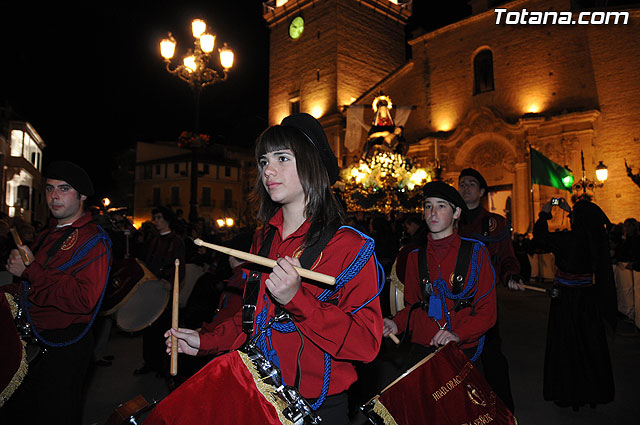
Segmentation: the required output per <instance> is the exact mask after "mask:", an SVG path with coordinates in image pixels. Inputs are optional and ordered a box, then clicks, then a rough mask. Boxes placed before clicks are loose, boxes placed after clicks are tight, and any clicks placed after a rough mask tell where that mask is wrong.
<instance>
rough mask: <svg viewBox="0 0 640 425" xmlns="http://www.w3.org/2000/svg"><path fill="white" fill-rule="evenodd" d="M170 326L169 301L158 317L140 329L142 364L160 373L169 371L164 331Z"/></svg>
mask: <svg viewBox="0 0 640 425" xmlns="http://www.w3.org/2000/svg"><path fill="white" fill-rule="evenodd" d="M170 328H171V303H169V305H168V306H167V307H166V308H165V309H164V311H163V312H162V314H161V315H160V317H158V319H156V321H155V322H153V323H152V324H151V325H150V326H147V327H146V328H144V330H143V331H142V358H143V360H144V364H145V365H147V366H151V367H152V368H153V369H154V370H155V371H156V372H159V373H161V374H168V373H169V363H170V358H169V356H167V352H166V350H167V346H166V344H165V340H166V338H165V337H164V333H165V332H166V331H167V330H168V329H170Z"/></svg>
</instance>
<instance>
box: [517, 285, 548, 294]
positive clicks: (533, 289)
mask: <svg viewBox="0 0 640 425" xmlns="http://www.w3.org/2000/svg"><path fill="white" fill-rule="evenodd" d="M522 286H524V287H525V288H526V289H529V290H531V291H538V292H547V290H546V289H544V288H538V287H537V286H531V285H522Z"/></svg>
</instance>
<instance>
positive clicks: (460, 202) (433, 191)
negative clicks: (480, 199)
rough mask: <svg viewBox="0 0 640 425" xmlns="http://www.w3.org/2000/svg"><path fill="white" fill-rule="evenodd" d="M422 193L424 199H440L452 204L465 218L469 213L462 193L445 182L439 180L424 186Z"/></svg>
mask: <svg viewBox="0 0 640 425" xmlns="http://www.w3.org/2000/svg"><path fill="white" fill-rule="evenodd" d="M422 192H423V194H424V199H427V198H440V199H444V200H445V201H448V202H451V203H452V204H453V205H455V206H456V207H459V208H460V209H461V210H462V216H465V215H466V213H467V211H468V208H467V204H465V203H464V199H462V196H460V193H459V192H458V191H457V190H456V188H455V187H453V186H451V185H448V184H446V183H445V182H442V181H438V180H436V181H432V182H429V183H427V184H426V185H425V186H424V188H423V189H422ZM461 218H462V217H461Z"/></svg>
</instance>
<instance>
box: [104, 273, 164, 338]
mask: <svg viewBox="0 0 640 425" xmlns="http://www.w3.org/2000/svg"><path fill="white" fill-rule="evenodd" d="M169 288H170V285H169V283H168V282H167V281H166V280H148V281H146V282H143V283H142V284H140V285H138V286H137V288H136V290H135V291H134V292H133V294H131V295H130V296H129V297H127V300H126V302H125V303H124V304H122V306H121V307H120V308H119V309H118V311H116V313H115V322H116V325H117V326H118V327H119V328H120V329H122V330H123V331H125V332H138V331H140V330H142V329H144V328H146V327H148V326H151V324H152V323H153V322H155V321H156V320H157V319H158V318H159V317H160V315H162V312H163V311H164V309H165V308H166V307H167V304H168V303H169V298H170V296H171V291H170V290H169Z"/></svg>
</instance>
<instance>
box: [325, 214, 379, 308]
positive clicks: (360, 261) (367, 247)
mask: <svg viewBox="0 0 640 425" xmlns="http://www.w3.org/2000/svg"><path fill="white" fill-rule="evenodd" d="M342 228H347V229H351V230H353V231H354V232H356V233H358V234H359V235H360V236H362V238H363V239H364V244H363V245H362V246H361V247H360V250H359V251H358V254H357V255H356V257H355V259H354V260H353V261H352V262H351V264H349V266H348V267H347V268H346V269H344V270H343V271H342V272H340V274H339V275H338V276H337V277H336V284H335V286H334V288H333V289H325V290H324V291H323V292H322V293H321V294H320V295H319V296H318V299H319V300H320V301H326V300H328V299H329V298H330V297H331V296H332V295H334V294H335V293H337V292H338V290H340V289H341V288H342V287H343V286H344V285H345V284H346V283H347V282H349V281H350V280H351V279H353V278H354V277H355V276H356V275H357V274H358V273H360V271H361V270H362V268H363V267H364V266H365V264H367V262H368V261H369V257H371V255H372V254H373V253H374V251H375V242H374V241H373V239H372V238H370V237H369V236H367V235H365V234H364V233H362V232H360V231H358V230H356V229H354V228H353V227H349V226H342V227H340V229H342Z"/></svg>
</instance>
